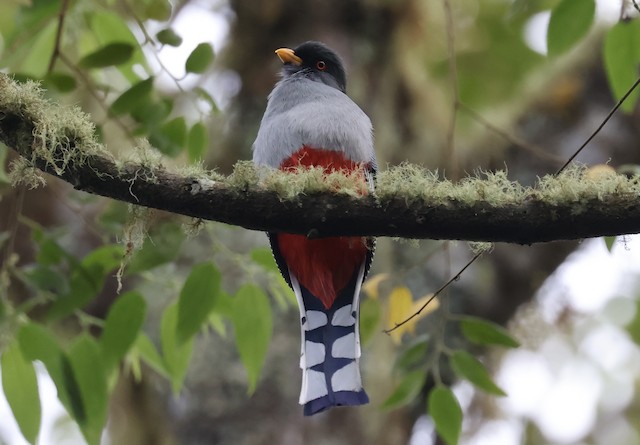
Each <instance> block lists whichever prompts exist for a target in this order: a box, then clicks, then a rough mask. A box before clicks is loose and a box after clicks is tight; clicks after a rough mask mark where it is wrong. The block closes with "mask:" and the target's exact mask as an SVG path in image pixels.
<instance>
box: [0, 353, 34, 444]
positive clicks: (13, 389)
mask: <svg viewBox="0 0 640 445" xmlns="http://www.w3.org/2000/svg"><path fill="white" fill-rule="evenodd" d="M0 366H1V367H2V389H3V391H4V395H5V397H6V398H7V402H9V406H10V407H11V411H13V416H14V417H15V419H16V422H17V423H18V426H19V427H20V431H21V432H22V435H23V436H24V438H25V439H26V440H27V442H29V443H31V444H35V443H36V441H37V439H38V433H39V432H40V419H41V410H42V408H41V406H40V395H39V393H38V379H37V378H36V372H35V370H34V369H33V364H32V363H31V361H29V360H26V359H25V358H24V357H23V355H22V352H20V348H19V347H18V345H17V344H13V345H11V346H9V347H7V348H6V349H5V350H4V352H3V353H2V357H1V363H0Z"/></svg>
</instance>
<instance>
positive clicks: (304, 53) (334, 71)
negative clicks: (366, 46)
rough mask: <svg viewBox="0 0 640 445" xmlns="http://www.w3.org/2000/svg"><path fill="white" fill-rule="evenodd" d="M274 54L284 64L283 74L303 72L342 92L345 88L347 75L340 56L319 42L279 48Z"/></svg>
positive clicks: (289, 74)
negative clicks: (293, 47)
mask: <svg viewBox="0 0 640 445" xmlns="http://www.w3.org/2000/svg"><path fill="white" fill-rule="evenodd" d="M276 54H277V55H278V57H279V58H280V60H281V61H282V63H283V64H284V68H283V72H284V75H285V76H291V75H293V74H296V73H303V74H304V75H306V76H308V77H309V78H311V79H313V80H316V81H319V82H323V83H325V84H327V85H330V86H332V87H334V88H337V89H339V90H340V91H342V92H343V93H344V92H346V89H347V75H346V73H345V70H344V65H343V64H342V60H341V59H340V57H339V56H338V55H337V54H336V53H335V52H334V51H333V50H332V49H330V48H329V47H327V46H326V45H324V44H323V43H320V42H305V43H303V44H301V45H299V46H297V47H296V48H295V49H289V48H280V49H278V50H276Z"/></svg>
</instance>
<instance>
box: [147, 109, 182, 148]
mask: <svg viewBox="0 0 640 445" xmlns="http://www.w3.org/2000/svg"><path fill="white" fill-rule="evenodd" d="M186 141H187V123H186V121H185V120H184V118H183V117H176V118H175V119H172V120H170V121H169V122H167V123H165V124H164V125H162V127H160V130H159V131H156V132H153V133H152V134H151V135H149V142H151V144H152V145H153V146H154V147H156V148H157V149H158V150H160V151H161V152H162V153H164V154H166V155H168V156H177V155H179V154H180V152H182V150H183V149H184V148H185V143H186Z"/></svg>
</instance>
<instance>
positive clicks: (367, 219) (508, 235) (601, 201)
mask: <svg viewBox="0 0 640 445" xmlns="http://www.w3.org/2000/svg"><path fill="white" fill-rule="evenodd" d="M0 76H2V77H0V141H2V142H4V143H5V144H6V145H7V146H8V147H11V148H12V149H14V150H15V151H16V152H18V153H19V154H20V155H21V156H22V157H24V158H25V159H27V160H29V161H30V162H31V163H32V164H33V165H34V166H35V167H37V168H39V169H40V170H42V171H44V172H47V173H50V174H52V175H54V176H57V177H59V178H60V179H63V180H64V181H67V182H69V183H71V184H72V185H73V186H74V187H75V188H76V189H78V190H82V191H85V192H88V193H92V194H96V195H102V196H106V197H109V198H112V199H117V200H120V201H124V202H128V203H132V204H136V205H141V206H146V207H151V208H155V209H160V210H165V211H169V212H173V213H177V214H182V215H187V216H191V217H196V218H202V219H205V220H211V221H219V222H223V223H227V224H232V225H238V226H242V227H245V228H247V229H253V230H262V231H285V232H291V233H301V234H307V235H308V236H310V237H323V236H335V235H361V236H365V235H373V236H394V237H396V236H397V237H406V238H430V239H457V240H470V241H492V242H508V243H518V244H531V243H537V242H546V241H554V240H567V239H581V238H589V237H597V236H603V235H623V234H631V233H638V232H640V200H639V199H638V196H639V193H638V186H637V184H636V183H635V181H634V180H633V179H630V180H628V183H629V184H627V185H628V187H627V186H625V187H622V188H621V189H620V191H617V192H613V193H611V192H602V190H599V189H598V188H597V187H593V188H592V189H590V190H591V191H590V192H586V193H581V194H578V195H576V196H573V197H571V198H567V199H564V200H560V201H558V200H549V199H546V198H544V197H543V195H542V194H540V193H539V192H538V191H537V190H535V189H530V190H529V191H528V192H527V193H524V194H523V195H522V196H521V197H520V198H518V199H516V200H510V201H508V202H503V203H495V200H488V199H485V200H481V199H479V200H475V201H473V202H469V201H462V200H457V199H455V198H453V197H452V198H451V199H448V200H443V199H441V198H439V199H428V198H427V199H423V198H416V197H415V196H413V197H411V199H409V198H408V197H407V196H404V195H402V194H394V193H384V194H381V196H379V197H374V196H364V197H352V196H347V195H343V194H335V193H331V192H322V193H312V194H299V195H297V196H294V197H293V198H290V199H283V198H281V197H280V196H279V195H278V194H277V193H276V192H275V191H272V190H266V189H264V188H261V187H260V186H259V185H257V184H251V183H247V184H246V186H238V185H237V183H232V181H228V180H222V181H211V180H206V179H203V178H198V177H194V176H190V175H186V174H178V173H176V172H171V171H169V170H167V169H165V168H162V167H150V166H148V165H144V164H143V163H133V162H130V163H126V164H120V163H117V162H116V161H115V160H114V159H113V158H112V157H111V156H110V155H109V154H108V153H107V152H102V151H99V150H86V151H85V147H84V144H85V141H84V140H83V139H82V137H81V135H79V134H75V133H74V131H75V130H74V128H71V127H69V126H65V122H59V123H58V124H59V125H60V128H59V129H57V130H56V131H57V132H58V133H55V132H54V131H53V130H52V129H51V128H48V132H49V134H57V136H56V137H55V138H53V140H54V141H58V140H59V141H62V142H58V143H57V144H53V145H48V146H47V147H46V148H43V144H44V145H46V144H48V143H50V142H51V141H42V137H41V135H42V132H41V131H40V130H39V126H42V125H43V122H41V120H42V119H43V117H42V116H44V115H46V110H45V111H44V112H42V110H41V108H42V107H44V108H46V107H52V108H53V107H56V105H55V104H51V103H49V102H48V101H46V100H44V99H41V98H40V102H39V103H37V104H35V105H34V104H32V105H31V106H29V105H28V104H27V105H24V104H16V103H13V102H12V101H10V100H9V101H8V100H6V95H4V93H5V92H6V89H7V87H8V86H10V87H11V88H16V85H17V84H15V82H13V81H12V80H10V79H9V78H8V77H6V76H4V75H0ZM3 95H4V96H3ZM3 97H4V99H5V100H3ZM35 108H37V109H38V110H39V111H38V112H35V111H33V110H34V109H35ZM66 112H69V113H80V112H79V111H77V110H73V109H67V110H66ZM58 114H59V111H58ZM63 121H64V119H63ZM47 125H49V126H51V122H47ZM60 134H63V135H64V137H63V138H61V137H60V136H59V135H60ZM92 144H93V146H94V147H95V141H92ZM45 149H46V150H48V151H43V150H45ZM69 152H72V153H75V154H74V155H72V156H69V155H68V153H69ZM43 153H46V156H45V155H44V154H43ZM56 159H64V163H63V164H61V163H58V162H56V161H55V160H56ZM52 160H53V161H52ZM398 180H399V181H401V180H402V179H398ZM451 196H456V195H455V194H452V195H451Z"/></svg>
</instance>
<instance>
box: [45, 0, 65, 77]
mask: <svg viewBox="0 0 640 445" xmlns="http://www.w3.org/2000/svg"><path fill="white" fill-rule="evenodd" d="M68 7H69V0H62V5H61V6H60V13H59V14H58V30H57V31H56V41H55V44H54V45H53V53H52V54H51V60H49V68H48V69H47V73H50V72H51V71H53V67H54V66H55V64H56V60H57V59H58V56H59V55H60V43H61V42H62V30H63V29H64V19H65V17H66V15H67V8H68Z"/></svg>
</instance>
